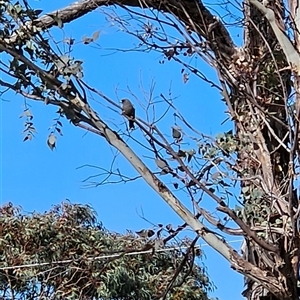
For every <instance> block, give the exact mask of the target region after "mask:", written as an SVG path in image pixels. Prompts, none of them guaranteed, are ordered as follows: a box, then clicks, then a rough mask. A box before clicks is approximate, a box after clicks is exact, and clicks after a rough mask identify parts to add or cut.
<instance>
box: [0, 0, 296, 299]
mask: <svg viewBox="0 0 300 300" xmlns="http://www.w3.org/2000/svg"><path fill="white" fill-rule="evenodd" d="M216 4H218V5H217V7H218V9H217V11H216V10H213V9H211V8H209V6H208V5H206V4H204V3H203V2H201V1H199V0H198V1H197V0H182V1H157V0H141V1H135V0H122V1H121V0H105V1H104V0H94V1H89V0H83V1H78V2H74V3H72V4H70V5H68V6H66V7H64V8H62V9H59V10H57V11H54V12H52V13H45V14H44V15H42V14H41V11H37V10H32V9H31V8H30V3H29V2H28V1H24V5H21V4H20V3H13V2H9V1H0V11H1V16H0V18H1V30H0V51H1V52H2V55H3V57H4V58H5V59H4V60H3V61H2V62H1V72H2V73H3V74H5V76H4V77H2V79H1V80H0V84H1V85H2V86H3V87H5V88H6V89H8V90H13V91H15V92H17V93H18V94H20V95H23V96H25V97H26V98H28V99H29V100H32V101H40V102H42V103H46V104H47V105H51V106H57V107H58V114H59V116H65V117H66V118H67V119H69V120H70V121H71V123H72V124H73V125H74V126H77V127H82V128H84V129H85V130H87V131H90V132H93V133H94V134H96V135H98V136H99V138H102V139H104V140H105V141H106V142H107V145H110V146H112V147H114V148H116V149H117V150H118V151H119V153H121V154H122V155H123V156H124V158H126V159H127V160H128V161H129V163H130V164H131V166H132V167H133V168H134V169H135V170H136V172H137V173H138V174H139V175H140V177H141V178H142V179H143V180H144V181H145V183H147V185H148V186H149V187H150V188H152V189H153V190H154V191H155V192H156V193H157V194H158V195H159V196H160V197H161V199H162V200H163V201H165V202H166V203H167V204H168V205H169V206H170V208H171V209H172V210H174V211H175V212H176V213H177V214H178V215H179V216H180V218H182V220H183V221H184V222H185V224H186V226H189V227H190V228H191V229H193V230H194V232H195V233H196V234H197V235H198V236H200V237H201V238H202V239H203V240H204V241H205V242H206V243H207V244H209V245H210V246H211V247H212V248H214V249H215V250H216V251H217V252H219V253H220V255H222V256H223V257H224V259H226V260H227V261H229V263H230V265H231V267H232V268H233V269H235V270H236V271H237V272H239V273H241V274H243V275H244V276H245V277H246V283H247V287H246V290H245V291H244V293H243V294H244V295H245V296H246V297H247V298H248V299H298V297H299V295H298V289H297V285H298V256H299V234H298V218H299V211H300V210H299V203H298V198H299V192H298V170H299V159H298V155H299V147H298V131H299V99H298V97H299V73H300V57H299V47H300V45H299V7H298V3H297V2H296V1H294V0H290V1H287V2H284V1H263V2H259V1H258V0H245V1H243V2H242V3H240V2H235V1H232V2H225V1H224V2H220V3H216ZM118 7H119V8H121V9H122V10H123V12H124V13H127V17H126V18H125V16H124V14H123V15H122V16H121V15H119V14H118V12H117V11H116V12H114V10H113V8H116V9H118ZM94 10H98V11H100V12H101V13H103V14H106V15H107V16H108V17H110V19H111V20H112V21H113V24H114V26H117V28H119V29H121V30H122V31H124V32H125V33H124V34H126V33H127V34H131V35H133V36H134V37H135V38H136V39H137V41H138V44H137V46H136V47H137V50H139V51H145V52H149V51H157V52H160V53H161V55H163V56H164V57H165V60H166V61H168V63H177V64H180V65H182V67H183V70H184V71H183V74H182V75H183V80H184V81H187V80H188V79H189V76H195V77H196V78H198V79H199V81H201V80H202V81H206V82H207V83H208V84H210V85H211V88H212V89H217V90H218V91H220V94H221V97H222V99H220V101H221V100H222V101H224V102H225V103H226V105H227V108H228V111H227V116H228V118H229V119H230V120H231V121H232V124H233V130H231V131H228V132H224V133H223V134H220V135H218V136H216V137H209V136H206V135H204V134H202V133H200V132H199V131H197V129H196V128H195V127H196V126H195V127H192V126H191V125H190V124H189V121H188V118H189V116H183V115H182V114H181V113H180V112H179V111H178V110H177V109H176V107H175V105H174V103H173V101H172V99H171V98H169V97H166V96H164V95H163V94H162V95H161V100H162V101H164V103H165V105H166V107H167V108H168V111H169V110H170V111H172V112H173V113H174V114H175V115H176V118H177V120H178V122H180V126H179V127H178V126H173V127H172V134H171V137H170V136H169V134H168V133H169V132H168V131H167V130H170V129H169V128H170V127H171V126H172V125H174V124H169V125H170V126H169V128H168V129H166V128H160V127H159V126H158V125H157V122H156V121H157V120H156V119H155V118H149V117H148V116H149V114H150V112H151V110H153V109H155V103H153V102H152V101H151V99H150V98H149V99H148V100H149V101H148V103H146V105H145V109H144V115H142V114H138V113H137V112H136V114H135V119H133V116H134V115H132V114H131V115H130V116H129V117H128V114H126V112H125V113H124V111H122V107H121V106H120V105H119V104H118V103H117V101H116V99H111V98H110V97H108V96H107V94H105V93H104V92H101V91H100V89H99V87H93V86H90V85H88V84H87V83H86V82H85V81H84V77H83V71H84V64H83V63H82V62H81V61H79V60H77V59H76V58H72V57H71V56H70V51H69V50H70V49H72V48H73V47H75V46H76V43H74V40H73V39H72V38H67V39H66V40H65V41H64V42H65V43H66V44H67V45H68V51H65V52H63V51H62V49H61V50H60V51H58V50H57V45H55V47H54V46H53V41H52V40H51V39H49V36H50V33H51V29H52V28H53V27H54V26H56V27H59V28H63V26H64V24H66V23H70V22H73V21H74V20H76V19H77V18H86V16H85V15H86V14H87V13H89V12H91V11H94ZM232 12H236V15H233V13H232ZM229 19H230V20H234V24H229V22H228V20H229ZM232 26H235V27H236V28H239V29H240V31H242V30H243V43H242V46H237V45H236V43H235V41H234V39H233V37H232V31H231V30H232ZM98 35H99V32H95V33H94V34H93V36H91V37H85V38H84V40H83V43H85V44H90V43H93V42H95V41H96V39H97V38H98ZM193 58H201V59H203V60H204V61H205V62H206V63H207V64H208V65H209V66H210V67H211V68H213V69H215V71H216V74H217V78H218V80H211V79H210V78H209V77H208V76H206V75H205V74H203V72H202V70H200V69H198V68H197V65H196V64H195V63H194V61H195V60H193ZM6 59H7V60H6ZM124 59H126V53H124ZM194 93H195V95H197V94H198V95H201V90H200V89H199V90H195V91H194ZM89 95H93V97H98V99H99V101H103V103H106V105H108V106H110V107H111V108H112V109H113V110H114V111H118V113H119V114H122V113H123V116H124V117H125V118H128V119H129V121H130V122H131V123H132V122H134V125H135V127H136V129H135V130H138V131H139V132H141V133H142V134H141V135H140V137H141V139H140V140H139V143H140V144H144V145H145V146H147V148H148V151H149V152H150V154H151V155H152V158H153V160H154V161H155V163H156V168H159V169H160V170H161V172H160V174H159V175H158V174H156V172H155V171H154V169H153V165H149V164H148V163H147V161H146V160H145V159H144V156H142V155H140V153H139V152H138V151H137V150H136V149H135V147H134V138H133V134H130V135H127V134H126V136H128V137H129V139H127V138H126V141H125V133H126V131H125V129H124V132H121V133H120V130H118V131H117V130H116V128H113V127H112V126H110V124H109V123H108V122H107V121H106V120H105V118H104V117H103V116H102V114H101V111H99V110H98V111H96V109H95V108H94V107H93V106H92V104H91V101H90V96H89ZM131 101H132V102H134V101H133V99H131ZM189 101H196V100H194V99H190V100H189ZM24 115H25V117H27V119H28V120H27V127H26V132H27V135H26V138H25V139H31V138H32V135H33V132H34V126H33V123H32V115H31V113H30V111H29V110H26V111H25V112H24ZM60 122H61V121H57V126H56V133H55V132H53V133H51V134H50V135H49V137H48V145H49V147H50V148H51V149H53V148H54V147H55V145H56V140H57V134H58V133H59V132H60V130H61V128H60V127H61V123H60ZM131 127H133V126H131ZM187 132H189V134H187ZM189 139H190V143H191V144H192V143H194V144H193V145H194V146H193V147H192V149H189V150H185V149H184V147H183V146H182V142H183V141H186V140H189ZM148 154H149V153H148ZM162 175H165V176H162ZM120 176H121V175H120ZM169 178H172V183H171V184H172V185H170V180H169ZM237 185H238V186H239V188H240V189H239V191H238V192H236V190H234V187H236V186H237ZM178 190H180V191H182V190H184V191H186V195H188V198H189V200H190V206H189V207H188V206H187V205H184V204H183V199H182V198H181V194H180V193H178V192H177V191H178ZM232 190H234V191H232ZM204 195H206V196H208V197H210V199H211V201H212V203H214V204H215V206H216V209H217V211H218V212H219V217H216V216H215V215H214V214H212V211H209V210H207V209H206V208H205V207H202V206H201V201H200V200H201V199H202V198H203V196H204ZM235 197H236V198H237V200H236V201H238V202H240V207H238V208H235V207H231V206H229V204H228V203H229V202H228V201H227V199H230V198H235ZM199 199H200V200H199ZM210 207H211V206H210ZM220 234H226V235H225V236H228V235H235V236H236V235H240V236H243V237H244V240H245V241H244V246H243V249H242V253H239V252H237V251H235V250H234V249H233V248H232V247H231V246H230V245H229V244H228V243H227V242H226V239H224V238H222V237H220Z"/></svg>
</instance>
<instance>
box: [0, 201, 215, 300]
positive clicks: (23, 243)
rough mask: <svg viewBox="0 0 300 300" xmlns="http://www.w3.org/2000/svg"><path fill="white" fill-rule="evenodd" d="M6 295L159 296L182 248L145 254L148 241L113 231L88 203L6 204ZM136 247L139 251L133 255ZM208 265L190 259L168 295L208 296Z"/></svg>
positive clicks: (1, 230) (2, 244) (0, 215)
mask: <svg viewBox="0 0 300 300" xmlns="http://www.w3.org/2000/svg"><path fill="white" fill-rule="evenodd" d="M0 224H1V226H0V234H1V238H0V295H2V296H3V297H7V296H8V295H10V297H12V295H13V297H16V298H18V297H20V298H22V299H23V298H24V299H25V298H26V299H158V298H160V297H161V296H162V295H163V294H164V292H165V291H166V288H167V286H168V284H169V283H170V281H171V280H172V279H173V278H174V274H175V273H176V270H177V268H178V267H179V265H180V264H181V263H182V261H183V258H184V255H183V253H182V251H179V250H172V251H166V252H158V253H156V252H154V253H147V254H139V252H140V251H142V250H144V249H146V248H145V246H146V245H147V239H141V238H137V237H136V236H135V235H133V234H132V233H127V234H125V235H121V234H116V233H110V232H108V231H107V230H106V229H105V228H103V226H102V224H99V223H97V220H96V215H95V212H94V211H93V210H92V208H91V207H89V206H83V205H77V204H70V203H68V202H65V203H62V204H61V205H57V206H54V207H53V208H52V209H51V210H50V211H48V212H45V213H43V214H40V213H33V214H29V215H28V214H23V213H21V210H20V208H17V207H14V206H13V205H12V204H9V205H6V206H3V207H2V208H1V209H0ZM131 252H135V255H129V254H130V253H131ZM211 288H212V285H211V283H210V282H209V279H208V277H207V275H206V273H205V270H204V269H203V268H202V267H200V266H197V265H196V264H194V261H193V260H192V257H191V258H188V259H187V263H186V264H185V265H184V266H183V268H181V269H180V272H179V274H178V276H177V277H176V278H175V282H174V284H173V288H172V289H170V292H169V293H168V295H167V297H166V299H203V300H204V299H208V297H207V291H210V290H211Z"/></svg>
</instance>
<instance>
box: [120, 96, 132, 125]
mask: <svg viewBox="0 0 300 300" xmlns="http://www.w3.org/2000/svg"><path fill="white" fill-rule="evenodd" d="M121 102H122V110H123V111H122V113H123V114H124V115H125V116H127V117H128V118H129V129H134V121H133V120H130V119H134V118H135V109H134V107H133V105H132V103H131V102H130V100H128V99H123V100H121Z"/></svg>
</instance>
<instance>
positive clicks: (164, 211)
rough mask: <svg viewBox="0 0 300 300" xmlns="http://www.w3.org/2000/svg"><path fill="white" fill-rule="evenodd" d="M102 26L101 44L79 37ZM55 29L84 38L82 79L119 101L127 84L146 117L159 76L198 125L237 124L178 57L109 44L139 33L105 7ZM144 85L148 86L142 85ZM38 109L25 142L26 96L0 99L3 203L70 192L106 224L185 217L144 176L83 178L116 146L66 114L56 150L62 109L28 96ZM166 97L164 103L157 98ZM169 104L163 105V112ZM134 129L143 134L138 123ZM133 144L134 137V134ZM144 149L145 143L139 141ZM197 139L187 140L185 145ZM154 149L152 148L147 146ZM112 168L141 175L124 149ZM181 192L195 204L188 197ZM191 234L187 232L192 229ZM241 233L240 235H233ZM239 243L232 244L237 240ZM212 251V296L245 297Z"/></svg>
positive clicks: (159, 89) (126, 42) (28, 207)
mask: <svg viewBox="0 0 300 300" xmlns="http://www.w3.org/2000/svg"><path fill="white" fill-rule="evenodd" d="M69 3H71V1H46V0H41V1H30V4H31V5H32V6H34V7H36V8H41V9H43V10H44V12H45V13H46V12H50V11H52V10H54V9H58V8H61V7H64V6H65V5H67V4H69ZM97 30H101V33H100V37H99V40H98V41H97V45H82V43H79V42H80V40H81V38H82V37H83V36H91V35H92V34H93V33H94V32H95V31H97ZM51 34H52V35H53V36H54V37H55V40H57V41H59V40H63V39H64V38H66V37H72V38H75V39H76V41H78V44H76V46H75V48H74V52H73V53H72V55H73V56H74V57H75V58H76V59H81V60H83V67H84V75H85V77H84V80H85V81H86V82H87V83H88V84H89V85H91V86H93V87H95V88H97V89H99V90H101V91H102V92H103V93H105V94H106V95H108V96H109V97H111V98H112V99H113V100H115V101H119V100H120V99H122V98H123V97H129V94H128V87H130V89H131V91H132V92H133V93H134V94H135V95H137V96H138V98H139V99H141V100H140V102H137V101H136V102H135V103H134V104H135V107H136V113H137V115H138V116H139V117H141V118H145V113H144V111H143V108H142V106H141V105H140V103H143V96H144V93H143V90H144V91H149V89H150V86H151V83H152V82H155V89H154V92H153V94H154V95H155V96H159V95H160V93H163V94H165V95H168V93H169V91H172V95H173V96H174V97H175V98H176V100H175V102H174V104H175V105H176V107H177V108H178V109H179V111H180V112H181V113H182V114H183V115H184V116H185V117H186V119H187V120H188V121H189V123H190V124H192V125H193V126H194V127H195V128H196V129H197V130H199V131H201V132H203V133H205V134H208V135H215V134H216V133H218V132H222V131H226V130H228V129H230V128H231V124H230V123H228V122H227V123H225V124H224V125H221V123H222V122H223V121H224V120H225V119H226V115H225V113H224V111H225V110H226V108H225V107H224V105H223V104H222V102H221V101H220V98H221V95H220V94H219V92H218V91H217V90H214V89H212V88H211V87H210V86H209V85H208V84H206V83H204V82H202V81H201V80H200V79H199V78H196V77H193V76H190V80H189V81H188V83H186V84H184V83H183V80H182V74H181V72H180V71H181V68H182V67H181V66H180V65H178V64H176V63H175V62H172V61H165V63H164V64H161V63H160V61H161V60H162V59H163V57H162V56H161V55H160V54H158V53H141V52H125V53H124V52H114V51H109V50H107V49H108V48H126V49H128V48H129V47H132V45H134V44H136V43H137V41H136V39H135V38H134V37H131V36H128V35H127V34H125V33H122V32H117V30H116V29H115V28H113V27H111V26H110V24H109V23H108V22H107V21H106V20H105V18H103V14H102V13H101V12H100V11H97V12H94V13H91V14H89V15H87V16H85V17H83V18H81V19H80V20H77V21H75V22H74V23H72V24H69V25H66V26H65V27H64V29H63V32H62V31H60V30H58V29H53V30H52V31H51ZM196 64H197V66H198V67H199V68H200V69H201V71H203V72H204V73H205V74H206V75H207V76H208V77H210V78H211V79H213V80H215V74H214V71H213V70H211V69H210V68H209V67H208V66H207V65H205V64H204V63H203V62H201V61H200V60H198V61H197V62H196ZM141 85H143V88H141ZM94 98H95V99H94V100H93V99H91V100H90V101H91V104H92V105H93V106H94V107H95V108H96V109H97V111H98V112H99V115H100V116H101V117H102V118H103V119H104V120H105V121H107V122H108V124H110V125H112V126H115V128H116V127H118V126H119V127H120V128H124V127H125V125H124V120H123V119H122V117H121V116H120V115H119V114H117V113H114V112H112V111H111V110H109V109H108V108H107V103H105V102H103V101H102V100H101V99H100V98H96V97H94ZM28 104H29V105H31V107H30V110H31V111H32V113H33V115H34V119H33V120H34V125H35V127H36V129H37V132H38V133H37V134H36V136H35V138H34V139H33V140H32V141H30V142H25V143H24V142H23V137H24V136H23V135H22V131H23V129H24V119H22V118H19V116H20V115H21V114H22V111H23V108H24V99H23V98H22V97H20V96H17V95H15V94H14V93H7V94H5V95H4V97H3V99H1V102H0V109H1V124H0V125H1V141H0V142H1V162H2V166H1V175H0V176H1V203H0V204H4V203H7V202H8V201H11V202H12V203H13V204H14V205H20V206H22V207H23V209H24V210H25V211H28V212H32V211H41V212H43V211H45V210H48V209H49V208H50V207H51V205H53V204H57V203H60V202H61V201H63V200H65V199H70V200H71V201H72V202H73V203H89V204H91V205H92V206H93V207H94V209H95V210H96V211H97V213H98V219H99V220H100V221H102V222H103V224H104V226H105V227H106V228H107V229H109V230H111V231H116V232H120V233H122V232H125V231H126V230H127V229H130V230H140V229H141V228H147V227H151V224H150V223H147V222H146V221H145V220H143V219H142V218H141V215H142V214H143V215H144V217H145V218H146V219H147V220H149V221H150V222H151V223H154V224H157V223H163V224H168V223H172V224H174V225H175V226H176V225H179V224H181V223H182V221H181V220H180V219H179V218H178V217H177V216H176V215H175V213H173V211H171V209H170V208H169V207H168V206H167V204H165V203H164V202H163V201H162V199H160V198H159V197H158V196H157V195H156V193H154V192H153V191H152V190H151V189H150V188H149V187H148V186H147V185H146V184H145V183H144V182H143V181H142V180H137V181H134V182H130V183H126V184H123V183H121V184H107V185H102V186H99V187H93V188H91V187H87V186H86V183H85V182H84V180H85V179H86V178H88V177H89V176H91V175H96V174H98V173H99V170H97V169H95V168H91V167H83V166H84V165H92V166H97V167H100V166H101V167H103V168H108V169H109V168H110V166H111V161H112V158H113V157H114V155H115V153H116V152H115V150H114V149H112V148H110V147H108V145H107V143H106V142H105V141H104V140H103V139H102V138H99V137H98V136H95V135H93V134H90V133H86V132H84V131H83V130H82V129H80V128H75V127H74V126H71V125H70V124H69V123H68V122H67V121H66V120H64V121H63V128H62V129H63V134H64V135H63V136H62V137H59V139H58V142H57V149H55V150H54V151H50V149H49V148H48V146H47V144H46V139H47V136H48V134H49V132H50V131H49V128H50V127H51V126H52V125H53V123H54V121H53V119H54V118H56V117H57V115H56V114H55V111H56V109H55V108H51V107H49V106H45V105H43V104H41V103H32V102H28ZM159 105H161V104H159ZM162 111H163V106H162V107H161V108H159V109H158V112H162ZM172 125H174V121H173V118H172V115H171V114H169V115H167V117H166V118H164V119H163V121H161V122H160V123H159V124H158V126H159V128H160V129H161V130H162V131H163V132H164V133H166V134H169V135H170V128H171V126H172ZM132 135H133V136H134V137H135V138H137V139H139V138H140V139H141V138H142V137H141V135H140V133H139V132H138V131H134V132H133V133H132ZM129 144H131V141H129ZM133 146H134V147H135V149H137V150H138V151H139V150H140V151H141V152H140V153H142V150H141V149H139V148H138V146H137V145H133ZM188 147H192V144H188V143H187V144H186V148H188ZM148 154H149V153H148ZM145 160H146V162H147V163H148V164H149V165H150V166H152V168H154V170H155V166H154V164H153V162H152V161H151V160H150V159H149V158H145ZM114 168H115V169H116V168H119V169H120V170H121V171H122V172H123V173H125V174H126V175H128V176H135V175H136V172H135V171H134V170H133V168H132V167H131V166H130V165H129V164H128V163H127V162H126V161H125V160H124V159H123V158H122V157H121V156H118V157H117V159H116V164H115V165H114ZM181 196H182V197H183V198H181V200H182V201H183V202H184V203H185V204H186V205H189V203H188V199H184V195H181ZM187 234H188V232H187ZM232 240H233V241H236V240H239V239H238V238H237V239H236V238H234V239H232ZM239 245H240V243H239V242H235V243H233V244H232V246H234V247H236V248H237V249H238V248H239ZM203 250H204V252H205V255H206V259H205V261H204V263H205V265H206V266H207V269H208V273H209V275H210V277H211V279H212V280H213V282H214V283H215V285H216V286H217V290H216V291H215V292H214V293H213V294H212V296H217V297H219V298H220V299H222V300H229V299H230V300H232V299H236V300H238V299H242V296H241V295H240V293H241V291H242V290H243V278H242V276H241V275H237V274H236V273H235V272H234V271H232V270H231V269H230V267H229V264H228V262H226V261H225V260H224V259H223V258H222V257H221V256H220V255H219V254H217V253H216V252H215V251H213V250H211V249H210V248H209V247H207V246H204V247H203Z"/></svg>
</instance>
